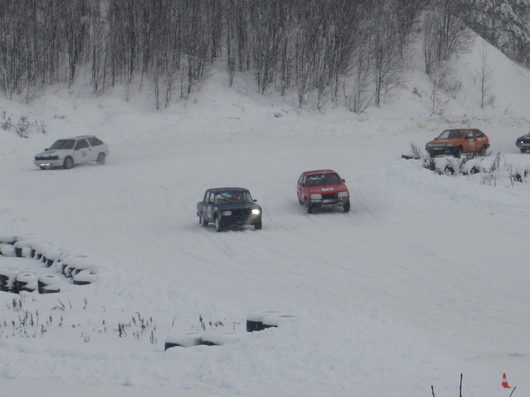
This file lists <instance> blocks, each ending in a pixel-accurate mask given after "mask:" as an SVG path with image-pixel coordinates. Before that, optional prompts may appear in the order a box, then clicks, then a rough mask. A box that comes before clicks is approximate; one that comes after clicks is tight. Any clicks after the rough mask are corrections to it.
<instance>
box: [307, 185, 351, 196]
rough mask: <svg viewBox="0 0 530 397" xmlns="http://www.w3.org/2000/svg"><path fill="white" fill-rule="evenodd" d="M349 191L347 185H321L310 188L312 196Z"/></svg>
mask: <svg viewBox="0 0 530 397" xmlns="http://www.w3.org/2000/svg"><path fill="white" fill-rule="evenodd" d="M347 191H348V188H347V187H346V185H321V186H310V187H309V193H310V194H332V193H340V192H347Z"/></svg>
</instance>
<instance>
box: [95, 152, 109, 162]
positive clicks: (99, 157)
mask: <svg viewBox="0 0 530 397" xmlns="http://www.w3.org/2000/svg"><path fill="white" fill-rule="evenodd" d="M106 159H107V156H106V155H105V153H103V152H102V153H100V154H98V158H97V160H96V161H97V162H98V164H105V160H106Z"/></svg>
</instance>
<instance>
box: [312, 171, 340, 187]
mask: <svg viewBox="0 0 530 397" xmlns="http://www.w3.org/2000/svg"><path fill="white" fill-rule="evenodd" d="M306 184H307V185H308V186H321V185H338V184H340V178H339V176H338V175H337V174H334V173H325V174H313V175H308V176H307V182H306Z"/></svg>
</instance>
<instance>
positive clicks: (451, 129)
mask: <svg viewBox="0 0 530 397" xmlns="http://www.w3.org/2000/svg"><path fill="white" fill-rule="evenodd" d="M444 131H480V130H479V129H478V128H448V129H446V130H444Z"/></svg>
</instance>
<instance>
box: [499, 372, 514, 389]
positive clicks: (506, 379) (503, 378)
mask: <svg viewBox="0 0 530 397" xmlns="http://www.w3.org/2000/svg"><path fill="white" fill-rule="evenodd" d="M501 385H502V387H504V388H505V389H511V388H512V387H511V386H510V385H509V384H508V378H506V374H505V373H504V374H502V383H501Z"/></svg>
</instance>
